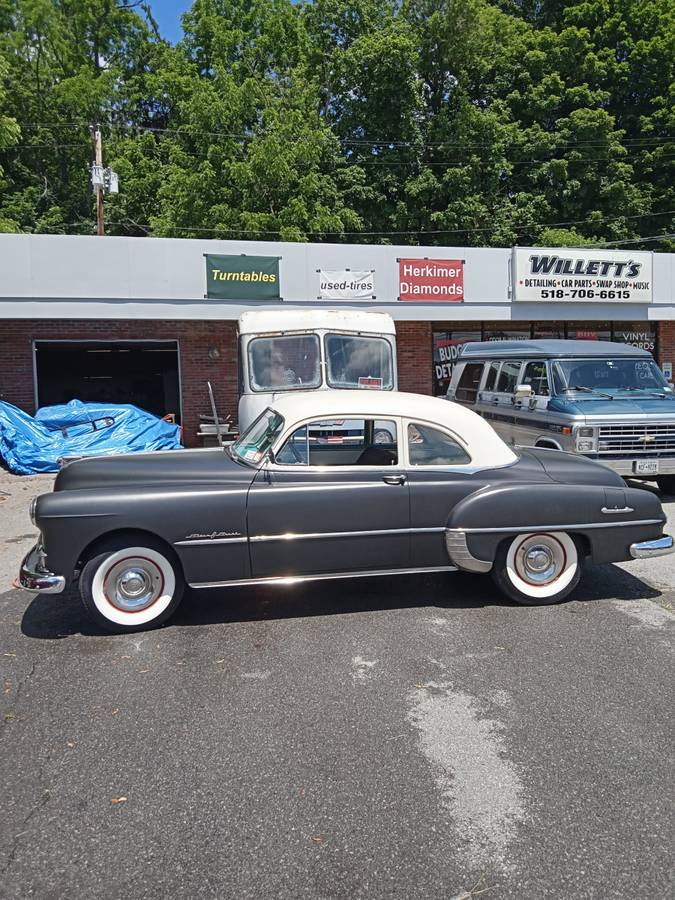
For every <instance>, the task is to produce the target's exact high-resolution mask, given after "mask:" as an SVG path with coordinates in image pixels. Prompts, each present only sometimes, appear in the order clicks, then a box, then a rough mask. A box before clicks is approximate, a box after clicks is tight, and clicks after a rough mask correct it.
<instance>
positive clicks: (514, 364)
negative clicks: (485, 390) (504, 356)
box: [496, 360, 520, 394]
mask: <svg viewBox="0 0 675 900" xmlns="http://www.w3.org/2000/svg"><path fill="white" fill-rule="evenodd" d="M519 373H520V361H516V360H509V361H508V362H505V363H503V364H502V369H501V372H500V373H499V378H498V379H497V388H496V390H497V393H499V394H512V393H513V392H514V391H515V389H516V385H517V384H518V374H519Z"/></svg>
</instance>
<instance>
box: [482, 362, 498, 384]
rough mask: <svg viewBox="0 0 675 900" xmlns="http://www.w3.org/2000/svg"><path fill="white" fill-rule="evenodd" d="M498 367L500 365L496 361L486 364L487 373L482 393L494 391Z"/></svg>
mask: <svg viewBox="0 0 675 900" xmlns="http://www.w3.org/2000/svg"><path fill="white" fill-rule="evenodd" d="M500 365H501V363H499V362H498V361H497V360H493V361H492V362H491V363H489V364H488V371H487V375H486V376H485V387H484V388H483V390H484V391H494V389H495V384H496V382H497V372H498V371H499V366H500Z"/></svg>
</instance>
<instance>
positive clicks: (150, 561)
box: [79, 538, 184, 633]
mask: <svg viewBox="0 0 675 900" xmlns="http://www.w3.org/2000/svg"><path fill="white" fill-rule="evenodd" d="M79 587H80V596H81V598H82V603H83V604H84V608H85V609H86V611H87V615H88V616H89V618H90V619H92V621H94V622H95V623H96V624H97V625H99V626H100V627H101V628H105V629H106V630H107V631H112V632H118V633H119V632H129V631H144V630H146V629H149V628H156V627H157V626H158V625H161V624H162V622H165V621H166V620H167V619H168V618H169V616H171V615H173V613H174V612H175V611H176V609H177V607H178V604H179V603H180V601H181V598H182V596H183V590H184V581H183V575H182V572H181V571H180V566H179V564H178V562H177V560H176V559H175V558H174V557H173V554H172V553H171V551H170V550H169V549H168V548H166V547H164V545H162V544H161V543H160V542H159V541H157V542H154V541H151V540H147V543H146V541H145V540H144V541H143V543H142V544H140V543H139V542H138V539H134V538H130V539H127V540H126V541H125V540H124V538H120V539H118V540H115V541H111V542H110V543H109V544H107V545H106V546H105V548H103V547H100V548H99V549H98V552H96V555H95V556H92V557H91V558H90V559H89V560H88V561H87V562H86V563H85V565H84V567H83V569H82V573H81V575H80V584H79Z"/></svg>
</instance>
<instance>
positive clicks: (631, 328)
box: [614, 322, 656, 354]
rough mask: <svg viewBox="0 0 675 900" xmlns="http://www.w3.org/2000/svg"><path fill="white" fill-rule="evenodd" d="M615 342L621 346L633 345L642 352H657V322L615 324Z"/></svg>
mask: <svg viewBox="0 0 675 900" xmlns="http://www.w3.org/2000/svg"><path fill="white" fill-rule="evenodd" d="M614 340H615V341H616V342H617V343H619V344H632V345H633V347H639V348H640V349H641V350H649V352H650V353H652V354H653V353H655V352H656V323H655V322H615V323H614Z"/></svg>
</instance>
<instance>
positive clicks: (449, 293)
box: [398, 259, 464, 303]
mask: <svg viewBox="0 0 675 900" xmlns="http://www.w3.org/2000/svg"><path fill="white" fill-rule="evenodd" d="M398 277H399V282H398V283H399V288H398V294H399V297H398V299H399V300H411V301H417V302H419V303H461V302H462V300H464V260H463V259H399V261H398Z"/></svg>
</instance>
